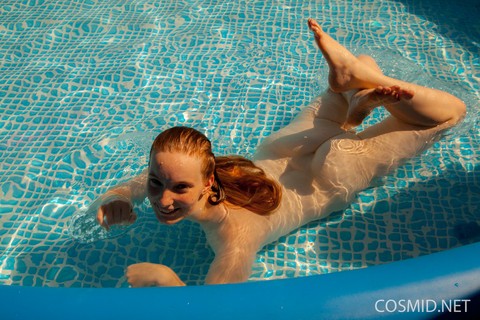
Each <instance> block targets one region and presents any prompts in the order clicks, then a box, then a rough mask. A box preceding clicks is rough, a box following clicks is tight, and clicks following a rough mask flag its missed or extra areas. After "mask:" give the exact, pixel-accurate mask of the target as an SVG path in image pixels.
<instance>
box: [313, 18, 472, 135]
mask: <svg viewBox="0 0 480 320" xmlns="http://www.w3.org/2000/svg"><path fill="white" fill-rule="evenodd" d="M309 27H310V29H311V30H312V31H313V33H314V36H315V41H316V42H317V45H318V47H319V48H320V50H321V51H322V53H323V55H324V57H325V59H326V60H327V63H328V65H329V67H330V73H329V84H330V87H331V88H332V90H333V91H335V92H347V94H346V95H347V96H350V98H352V97H353V96H354V95H355V94H357V93H353V91H352V92H349V91H351V90H355V89H358V90H364V89H370V92H364V94H366V95H367V96H368V94H371V93H373V94H374V95H376V96H377V97H376V98H377V100H378V98H379V97H378V96H379V95H380V96H393V97H396V98H398V99H397V100H398V101H397V103H389V101H386V103H385V104H386V108H387V110H388V111H389V112H390V113H391V114H392V115H393V116H394V117H396V118H398V119H400V120H402V121H404V122H407V123H410V124H414V125H421V126H432V125H437V124H440V123H444V122H451V123H452V124H454V123H456V122H458V121H459V120H460V119H461V118H462V117H463V115H464V113H465V104H464V103H463V102H462V101H461V100H459V99H458V98H456V97H454V96H452V95H450V94H449V93H446V92H443V91H439V90H435V89H430V88H426V87H422V86H419V85H415V84H412V83H408V82H404V81H401V80H397V79H394V78H391V77H387V76H385V75H384V74H382V73H381V72H379V70H378V69H376V68H372V67H371V66H369V65H368V64H367V63H365V62H364V61H361V59H358V58H357V57H355V56H354V55H353V54H352V53H351V52H349V51H348V50H347V49H346V48H345V47H343V46H342V45H340V44H339V43H338V42H336V41H335V40H334V39H332V38H331V37H330V36H329V35H328V34H326V33H325V32H323V30H322V29H321V27H320V26H319V25H318V23H316V22H315V21H314V20H313V19H309ZM377 88H378V89H377ZM399 90H400V91H399ZM392 91H393V92H392ZM360 92H361V91H359V92H358V93H360ZM387 100H388V99H387ZM350 101H351V99H350ZM392 102H395V101H392ZM350 107H352V106H350Z"/></svg>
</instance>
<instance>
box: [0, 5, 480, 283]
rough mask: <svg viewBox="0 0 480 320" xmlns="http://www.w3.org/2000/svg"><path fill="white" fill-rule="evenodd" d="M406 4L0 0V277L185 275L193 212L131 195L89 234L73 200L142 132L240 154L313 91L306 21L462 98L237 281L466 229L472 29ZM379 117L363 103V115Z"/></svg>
mask: <svg viewBox="0 0 480 320" xmlns="http://www.w3.org/2000/svg"><path fill="white" fill-rule="evenodd" d="M467 2H468V1H467ZM411 5H412V3H411V1H410V2H409V1H376V0H375V1H374V0H365V1H362V2H354V3H352V4H345V3H344V2H343V1H274V2H273V4H268V5H267V4H266V2H263V1H154V0H150V1H140V0H137V1H125V0H116V1H111V0H109V1H107V0H84V1H60V0H58V1H42V0H37V1H7V2H5V1H4V2H2V4H1V5H0V9H1V10H0V39H1V45H0V69H1V72H0V104H1V107H0V156H1V163H0V184H1V187H0V283H2V284H19V285H25V286H73V287H112V286H125V285H126V284H125V281H124V279H123V278H122V276H123V273H124V270H125V268H126V266H127V265H129V264H132V263H136V262H143V261H150V262H157V263H163V264H166V265H168V266H170V267H172V268H173V269H174V270H175V271H176V272H177V273H178V274H179V275H180V277H181V278H182V279H184V280H185V281H187V282H188V283H189V284H199V283H201V282H202V280H203V277H204V275H205V274H206V272H207V270H208V265H209V263H210V261H211V260H212V259H213V253H212V251H211V250H210V249H209V247H208V245H207V244H206V240H205V237H204V235H203V233H202V231H201V230H200V228H199V227H198V226H197V225H194V224H191V223H188V222H183V223H181V224H179V225H175V226H163V225H160V224H159V223H158V222H157V221H156V220H155V218H154V217H153V215H152V211H151V209H150V208H149V206H148V203H147V202H145V203H143V204H140V205H138V206H137V207H136V210H137V212H138V213H139V219H138V221H137V223H136V224H135V225H133V226H131V227H128V228H124V229H117V230H116V231H114V232H113V233H110V234H107V233H105V232H104V231H102V230H100V228H99V227H98V226H97V225H96V224H95V223H94V218H93V216H92V215H91V214H89V212H88V211H87V208H88V206H89V205H90V204H91V203H92V202H93V201H94V200H95V199H96V198H97V197H98V196H99V195H101V194H102V193H103V192H105V191H106V190H107V189H108V188H110V187H111V186H113V185H115V184H117V183H119V182H121V181H125V180H127V179H129V178H130V177H132V176H134V175H136V174H137V173H139V172H140V171H141V170H142V169H143V168H144V167H145V166H146V153H147V152H148V150H149V144H150V143H151V141H152V139H153V138H154V136H155V135H156V134H158V133H159V132H160V131H162V130H163V129H165V128H167V127H169V126H173V125H179V124H182V125H189V126H193V127H195V128H197V129H199V130H201V131H203V132H205V133H206V134H207V135H208V136H209V137H210V138H211V139H212V140H213V142H214V145H215V152H216V153H217V154H229V153H238V154H242V155H245V156H247V157H248V156H251V155H252V153H253V152H254V150H255V146H256V145H257V143H258V142H259V141H260V140H261V139H263V138H264V137H265V136H267V135H268V134H269V133H270V132H272V131H273V130H275V129H278V128H280V127H282V126H284V125H285V124H287V123H288V122H289V121H291V119H292V117H293V116H294V115H295V114H296V113H297V112H298V111H299V110H300V108H301V107H302V106H304V105H306V104H307V103H308V102H309V101H310V100H311V99H313V98H314V97H315V96H316V95H317V94H319V93H320V92H321V90H322V88H325V84H326V82H325V79H326V70H327V69H326V65H325V62H324V61H323V60H322V58H321V56H320V55H319V54H318V53H317V49H316V48H315V47H314V46H313V42H312V39H311V35H310V33H309V32H308V30H307V26H306V24H305V19H306V18H307V17H310V16H311V17H317V18H318V19H319V20H320V21H321V22H322V24H323V25H324V27H325V29H326V30H327V31H328V32H330V33H332V34H333V35H334V36H335V38H337V39H338V40H339V41H340V42H342V43H344V44H345V45H346V46H347V47H348V48H350V49H351V50H354V51H355V52H356V53H367V54H371V55H373V56H374V57H375V58H376V59H377V60H378V62H379V65H380V66H381V67H382V69H383V70H384V71H385V72H387V73H388V74H390V75H393V76H395V77H399V78H402V79H405V80H408V81H415V82H417V83H420V84H423V85H429V86H434V87H438V88H441V89H445V90H448V91H450V92H452V93H454V94H456V95H458V96H460V97H462V99H463V100H465V101H466V103H467V105H468V108H469V114H468V116H467V118H466V119H465V121H464V123H463V124H462V125H461V126H460V127H458V128H456V129H454V130H453V131H452V132H450V133H449V134H448V135H447V136H446V137H445V138H444V139H442V140H441V141H439V142H437V143H436V144H435V145H434V147H433V148H432V149H430V150H429V151H427V152H426V154H425V155H424V156H423V157H422V158H420V159H415V160H412V161H411V162H409V163H407V164H406V165H405V166H403V167H402V168H400V169H399V170H398V171H397V172H395V173H394V174H392V175H391V176H388V177H386V178H384V179H382V180H381V181H379V183H378V184H377V185H375V186H374V187H372V188H370V189H368V190H365V191H364V192H362V193H361V194H360V195H359V197H358V200H357V201H355V202H354V203H353V204H352V205H351V206H350V207H349V208H348V209H346V210H345V211H343V212H339V213H336V214H334V215H332V216H331V217H330V218H328V219H326V220H322V221H318V222H313V223H311V224H309V225H307V226H305V227H303V228H300V229H299V230H298V231H295V232H293V233H292V234H290V235H287V236H285V237H282V238H281V239H280V240H279V241H278V242H275V243H273V244H270V245H268V246H267V247H266V248H265V249H264V250H262V251H261V252H260V253H259V254H258V256H257V261H256V262H255V265H254V268H253V274H252V277H251V280H262V279H274V278H285V277H295V276H305V275H312V274H320V273H327V272H335V271H340V270H347V269H354V268H361V267H365V266H368V265H373V264H380V263H387V262H391V261H395V260H400V259H406V258H411V257H416V256H419V255H424V254H428V253H431V252H436V251H439V250H444V249H446V248H451V247H455V246H459V245H462V244H465V243H469V242H473V241H478V240H479V236H480V234H479V232H478V221H479V218H478V212H479V209H480V196H479V195H480V181H479V180H480V177H479V174H478V166H479V162H478V160H477V159H478V158H479V157H478V153H479V150H480V148H479V142H480V141H479V140H480V138H479V129H478V128H479V127H480V126H479V120H478V100H479V99H478V92H479V85H478V76H479V56H478V48H477V49H475V48H476V47H475V41H478V39H477V40H475V38H470V36H469V34H473V35H474V36H475V37H478V34H479V33H478V30H479V28H478V23H477V24H476V22H474V20H473V19H471V18H470V15H468V14H469V13H471V12H468V11H466V16H465V17H464V21H465V23H468V21H469V20H468V19H471V28H473V29H472V30H474V31H475V30H476V31H475V32H473V33H466V32H462V31H461V30H458V29H455V30H453V29H452V30H450V29H448V26H445V25H440V24H437V22H432V21H431V20H428V14H422V10H425V11H424V12H427V10H429V7H428V5H425V3H423V2H422V5H418V6H416V7H415V10H413V11H412V10H410V9H412V8H413V7H412V6H411ZM445 6H448V4H447V3H445ZM475 8H476V9H475ZM472 10H477V11H476V12H478V7H473V9H472ZM442 12H443V11H442ZM444 12H445V13H444V14H445V17H444V18H445V19H443V21H449V20H448V19H449V17H448V15H447V14H448V8H447V7H445V11H444ZM440 14H441V13H440ZM437 16H438V13H437ZM472 16H473V17H477V16H478V15H476V14H472ZM440 18H441V17H440ZM440 18H439V20H442V19H440ZM475 28H476V29H475ZM477 43H478V42H477ZM384 115H385V113H384V112H382V111H381V110H379V111H376V112H375V114H374V115H373V116H372V117H371V118H369V119H368V121H367V125H368V124H371V123H374V122H376V121H378V120H379V119H380V118H382V117H383V116H384Z"/></svg>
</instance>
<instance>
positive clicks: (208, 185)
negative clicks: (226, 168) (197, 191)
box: [205, 174, 215, 189]
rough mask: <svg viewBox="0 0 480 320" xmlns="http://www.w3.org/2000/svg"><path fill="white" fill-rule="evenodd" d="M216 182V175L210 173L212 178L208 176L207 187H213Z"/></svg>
mask: <svg viewBox="0 0 480 320" xmlns="http://www.w3.org/2000/svg"><path fill="white" fill-rule="evenodd" d="M214 182H215V176H214V175H213V174H212V175H210V178H208V180H207V182H206V183H205V188H209V189H210V188H211V187H212V186H213V183H214Z"/></svg>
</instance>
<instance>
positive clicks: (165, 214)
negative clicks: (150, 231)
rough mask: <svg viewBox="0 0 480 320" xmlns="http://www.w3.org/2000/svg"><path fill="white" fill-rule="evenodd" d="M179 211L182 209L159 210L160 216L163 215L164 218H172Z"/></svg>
mask: <svg viewBox="0 0 480 320" xmlns="http://www.w3.org/2000/svg"><path fill="white" fill-rule="evenodd" d="M179 210H180V208H176V209H173V210H170V211H165V210H159V214H161V215H163V216H172V215H175V213H177V212H178V211H179Z"/></svg>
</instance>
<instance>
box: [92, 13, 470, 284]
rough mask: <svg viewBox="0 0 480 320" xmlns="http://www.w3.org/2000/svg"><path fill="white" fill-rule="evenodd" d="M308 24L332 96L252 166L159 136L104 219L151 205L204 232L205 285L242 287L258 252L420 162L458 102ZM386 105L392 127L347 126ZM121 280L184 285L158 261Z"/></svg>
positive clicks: (193, 139) (120, 218) (197, 143)
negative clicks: (207, 249)
mask: <svg viewBox="0 0 480 320" xmlns="http://www.w3.org/2000/svg"><path fill="white" fill-rule="evenodd" d="M308 25H309V28H310V29H311V30H312V32H313V34H314V37H315V41H316V43H317V45H318V47H319V48H320V50H321V52H322V53H323V56H324V57H325V59H326V60H327V62H328V65H329V68H330V72H329V76H328V80H329V85H330V88H329V89H328V90H327V91H326V92H325V93H323V94H322V95H321V96H320V97H318V98H316V99H315V100H314V101H313V102H312V103H311V104H310V105H309V106H308V107H306V108H305V109H304V110H303V111H302V112H301V113H300V114H299V115H298V116H297V118H296V119H295V120H294V121H293V122H292V123H291V124H289V125H288V126H286V127H285V128H283V129H281V130H279V131H278V132H275V133H274V134H272V135H271V136H270V137H268V138H267V139H265V141H263V142H262V143H261V144H260V145H259V146H258V150H257V152H256V154H255V156H254V160H253V162H252V161H249V160H247V159H245V158H242V157H237V156H229V157H215V156H214V155H213V153H212V151H211V145H210V141H208V139H207V138H206V137H205V136H204V135H203V134H201V133H199V132H198V131H196V130H194V129H190V128H185V127H175V128H172V129H169V130H166V131H164V132H162V133H161V134H160V135H158V136H157V138H156V139H155V141H154V142H153V145H152V149H151V152H150V163H149V167H148V168H147V169H146V170H145V171H144V172H143V173H142V174H140V175H139V176H138V177H136V178H134V179H132V180H131V181H129V182H127V183H124V184H122V185H119V186H117V187H115V188H113V189H112V190H109V191H108V192H107V193H106V194H105V195H104V197H105V198H104V199H105V200H104V203H103V204H102V206H101V207H100V208H99V210H98V214H97V219H98V221H99V223H100V224H101V225H102V226H104V227H105V228H107V229H108V227H109V225H113V224H121V223H133V222H134V221H135V219H136V216H135V214H134V213H133V211H132V208H133V205H132V202H133V201H137V200H143V199H145V197H148V198H149V200H150V203H151V205H152V207H153V210H154V212H155V214H156V216H157V218H158V220H160V222H163V223H166V224H174V223H177V222H179V221H181V220H183V219H189V220H192V221H196V222H198V223H200V225H201V226H202V228H203V229H204V231H205V233H206V236H207V240H208V242H209V244H210V246H211V247H212V249H213V250H214V252H215V259H214V261H213V262H212V264H211V266H210V269H209V271H208V275H207V277H206V280H205V283H207V284H214V283H233V282H242V281H245V280H247V279H248V277H249V276H250V272H251V267H252V264H253V262H254V259H255V256H256V253H257V252H258V251H259V250H260V249H261V248H262V247H263V246H264V245H265V244H267V243H269V242H272V241H274V240H276V239H278V238H279V237H280V236H282V235H284V234H287V233H289V232H291V231H292V230H294V229H296V228H298V227H300V226H302V225H304V224H306V223H308V222H310V221H312V220H316V219H321V218H324V217H327V216H328V215H329V214H330V213H332V212H334V211H337V210H341V209H344V208H345V207H346V206H348V204H349V203H350V201H351V200H352V199H353V197H354V196H355V194H356V193H357V192H359V191H360V190H362V189H364V188H366V187H368V186H369V183H370V181H371V180H372V179H373V178H374V177H377V176H381V175H384V174H386V173H387V172H389V171H391V170H392V169H394V168H396V167H398V165H400V164H401V163H402V162H403V161H404V160H406V159H409V158H411V157H414V156H415V155H418V154H419V153H420V152H422V151H423V150H425V149H426V148H427V147H428V146H430V145H431V144H432V142H433V141H435V139H436V138H438V137H439V136H440V135H441V133H442V132H443V131H444V130H445V129H447V128H449V127H451V126H453V125H455V124H456V123H458V122H459V121H460V120H461V119H462V118H463V116H464V115H465V105H464V103H463V102H462V101H461V100H459V99H457V98H455V97H454V96H452V95H450V94H448V93H446V92H442V91H437V90H434V89H429V88H425V87H421V86H418V85H415V84H411V83H406V82H403V81H400V80H396V79H393V78H390V77H387V76H385V75H384V74H382V72H381V70H380V68H379V67H378V66H377V64H376V63H375V61H374V60H373V59H372V58H371V57H368V56H359V57H355V56H354V55H353V54H352V53H350V52H349V51H348V50H347V49H346V48H344V47H343V46H341V45H340V44H339V43H337V42H336V41H335V40H333V39H332V38H331V37H330V36H329V35H328V34H326V33H325V32H323V30H322V29H321V28H320V26H319V25H318V24H317V22H316V21H314V20H312V19H310V20H309V21H308ZM381 105H383V106H385V108H386V109H387V110H388V111H389V113H390V116H389V117H388V118H387V119H385V120H383V121H382V122H380V123H378V124H375V125H373V126H371V127H369V128H367V129H366V130H364V131H362V132H360V133H358V134H356V133H355V132H353V131H352V130H350V129H351V128H352V127H354V126H356V125H359V124H360V123H361V122H362V121H363V119H364V118H365V117H366V116H367V115H368V114H369V113H370V112H371V111H372V110H373V109H374V108H376V107H378V106H381ZM110 196H111V197H110ZM126 276H127V279H128V282H129V283H130V284H131V285H132V286H134V287H140V286H154V285H156V286H179V285H185V284H184V283H183V282H182V281H181V280H180V278H179V277H178V276H177V275H176V274H175V272H174V271H173V270H171V269H170V268H168V267H167V266H164V265H160V264H153V263H139V264H134V265H131V266H129V267H128V268H127V274H126Z"/></svg>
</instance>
